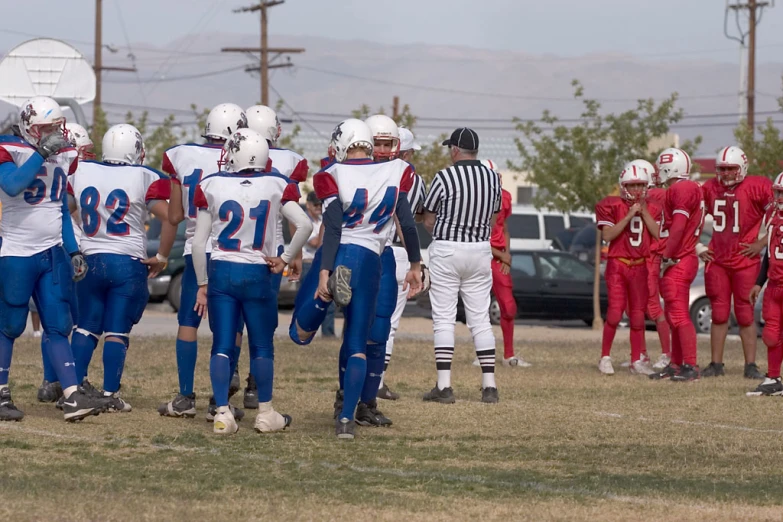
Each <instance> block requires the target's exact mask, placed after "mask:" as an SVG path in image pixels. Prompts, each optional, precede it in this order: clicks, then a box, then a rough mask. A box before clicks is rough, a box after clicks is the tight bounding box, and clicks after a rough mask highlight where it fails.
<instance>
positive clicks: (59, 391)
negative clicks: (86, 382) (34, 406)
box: [38, 379, 63, 402]
mask: <svg viewBox="0 0 783 522" xmlns="http://www.w3.org/2000/svg"><path fill="white" fill-rule="evenodd" d="M62 396H63V387H62V386H60V383H59V382H58V381H55V382H49V381H47V380H46V379H44V381H43V382H42V383H41V387H40V388H38V402H57V399H59V398H60V397H62Z"/></svg>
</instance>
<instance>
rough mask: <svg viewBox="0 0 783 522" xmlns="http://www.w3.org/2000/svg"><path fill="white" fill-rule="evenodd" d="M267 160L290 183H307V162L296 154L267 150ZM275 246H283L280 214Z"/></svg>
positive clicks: (308, 166) (284, 150)
mask: <svg viewBox="0 0 783 522" xmlns="http://www.w3.org/2000/svg"><path fill="white" fill-rule="evenodd" d="M269 160H270V161H271V162H272V167H273V168H274V169H275V170H276V171H278V172H279V173H280V174H282V175H283V176H285V177H287V178H288V179H290V180H291V181H295V182H297V183H301V182H303V181H307V173H308V172H309V171H310V165H309V164H308V163H307V160H306V159H304V158H303V157H302V156H301V155H299V154H297V153H296V152H294V151H292V150H288V149H269ZM276 236H277V245H278V246H285V239H284V238H283V215H282V214H281V215H280V217H279V218H278V221H277V232H276Z"/></svg>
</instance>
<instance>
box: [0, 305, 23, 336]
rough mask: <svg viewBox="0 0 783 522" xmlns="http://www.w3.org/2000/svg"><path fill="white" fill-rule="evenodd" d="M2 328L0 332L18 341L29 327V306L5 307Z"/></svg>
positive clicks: (2, 315) (2, 314)
mask: <svg viewBox="0 0 783 522" xmlns="http://www.w3.org/2000/svg"><path fill="white" fill-rule="evenodd" d="M0 320H2V325H3V326H2V328H1V329H0V331H2V332H3V335H5V336H6V337H8V338H9V339H17V338H18V337H20V336H21V335H22V334H23V333H24V329H25V328H26V327H27V306H24V307H16V306H14V307H10V306H8V305H7V304H6V305H5V310H3V311H2V313H0Z"/></svg>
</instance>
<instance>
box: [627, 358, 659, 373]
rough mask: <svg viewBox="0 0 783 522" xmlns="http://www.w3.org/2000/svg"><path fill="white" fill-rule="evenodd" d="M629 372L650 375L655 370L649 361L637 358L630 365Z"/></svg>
mask: <svg viewBox="0 0 783 522" xmlns="http://www.w3.org/2000/svg"><path fill="white" fill-rule="evenodd" d="M631 373H632V374H634V375H652V374H653V373H655V370H653V369H652V368H651V367H650V364H649V362H645V361H644V360H643V359H639V360H638V361H636V362H635V363H633V364H632V365H631Z"/></svg>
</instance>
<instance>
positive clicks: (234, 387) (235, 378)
mask: <svg viewBox="0 0 783 522" xmlns="http://www.w3.org/2000/svg"><path fill="white" fill-rule="evenodd" d="M239 388H240V384H239V370H237V371H235V372H234V375H232V376H231V383H230V384H229V385H228V398H229V399H230V398H231V397H233V396H234V395H236V393H237V392H238V391H239Z"/></svg>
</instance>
